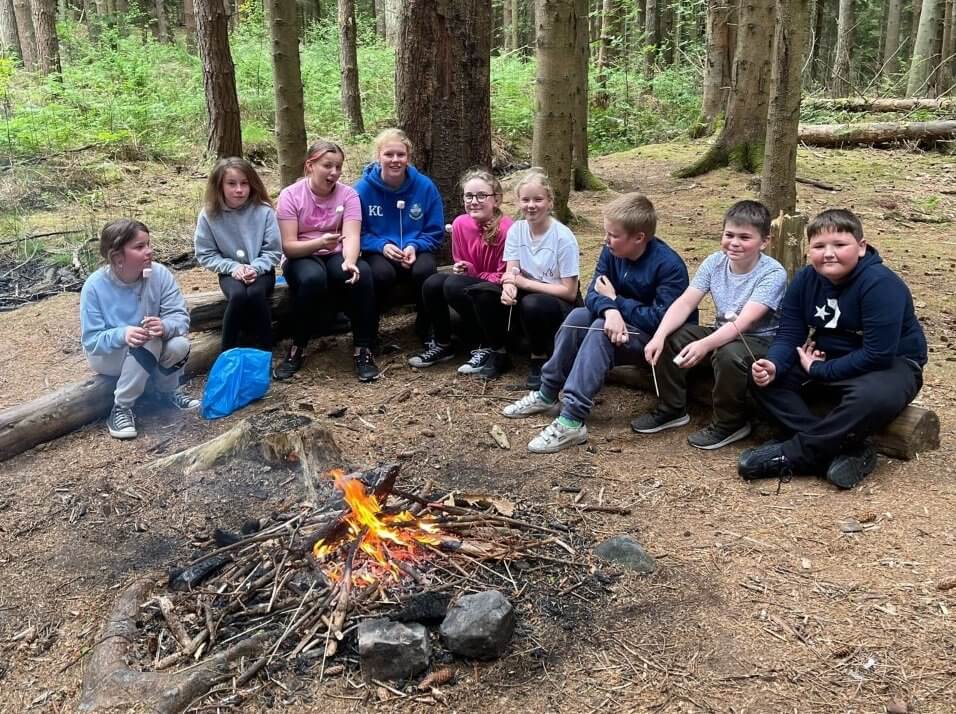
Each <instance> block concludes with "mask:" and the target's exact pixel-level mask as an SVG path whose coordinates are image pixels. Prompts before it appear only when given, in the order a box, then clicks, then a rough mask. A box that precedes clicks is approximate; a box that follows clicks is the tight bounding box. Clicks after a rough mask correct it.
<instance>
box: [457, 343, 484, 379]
mask: <svg viewBox="0 0 956 714" xmlns="http://www.w3.org/2000/svg"><path fill="white" fill-rule="evenodd" d="M490 358H491V350H486V349H482V348H480V347H479V348H478V349H477V350H472V351H471V358H470V359H469V360H468V361H467V362H465V363H464V364H463V365H462V366H461V367H459V368H458V374H477V373H478V372H480V371H481V368H482V367H484V366H485V363H487V362H488V360H489V359H490Z"/></svg>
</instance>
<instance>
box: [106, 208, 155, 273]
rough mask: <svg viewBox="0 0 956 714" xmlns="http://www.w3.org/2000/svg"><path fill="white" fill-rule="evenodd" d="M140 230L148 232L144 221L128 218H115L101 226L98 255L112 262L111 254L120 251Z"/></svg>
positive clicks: (113, 254)
mask: <svg viewBox="0 0 956 714" xmlns="http://www.w3.org/2000/svg"><path fill="white" fill-rule="evenodd" d="M140 231H142V232H143V233H146V234H147V235H148V234H149V228H147V227H146V224H145V223H141V222H140V221H134V220H131V219H129V218H117V219H116V220H113V221H110V222H109V223H107V224H106V225H105V226H103V230H102V231H100V255H101V256H103V260H105V261H106V262H107V263H110V262H112V260H113V256H115V255H116V254H117V253H122V252H123V248H124V247H125V245H126V244H127V243H130V242H132V241H133V240H135V239H136V236H137V235H139V233H140Z"/></svg>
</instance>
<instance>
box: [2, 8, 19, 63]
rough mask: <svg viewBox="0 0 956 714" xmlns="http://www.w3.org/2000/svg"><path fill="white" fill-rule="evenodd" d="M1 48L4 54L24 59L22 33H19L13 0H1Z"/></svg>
mask: <svg viewBox="0 0 956 714" xmlns="http://www.w3.org/2000/svg"><path fill="white" fill-rule="evenodd" d="M0 49H2V50H3V52H4V54H6V55H9V56H11V57H15V58H18V59H20V60H21V61H22V59H23V57H22V55H21V53H20V35H19V34H18V33H17V16H16V15H15V14H14V10H13V0H0Z"/></svg>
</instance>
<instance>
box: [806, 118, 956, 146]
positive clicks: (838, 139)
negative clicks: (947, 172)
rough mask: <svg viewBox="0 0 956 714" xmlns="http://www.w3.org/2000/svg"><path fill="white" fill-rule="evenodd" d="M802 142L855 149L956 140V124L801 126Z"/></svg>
mask: <svg viewBox="0 0 956 714" xmlns="http://www.w3.org/2000/svg"><path fill="white" fill-rule="evenodd" d="M799 137H800V142H801V143H803V144H807V145H808V146H853V145H857V144H889V143H894V142H899V141H918V142H923V141H928V142H932V141H939V140H940V139H956V121H918V122H906V123H904V122H879V123H873V124H801V125H800V133H799Z"/></svg>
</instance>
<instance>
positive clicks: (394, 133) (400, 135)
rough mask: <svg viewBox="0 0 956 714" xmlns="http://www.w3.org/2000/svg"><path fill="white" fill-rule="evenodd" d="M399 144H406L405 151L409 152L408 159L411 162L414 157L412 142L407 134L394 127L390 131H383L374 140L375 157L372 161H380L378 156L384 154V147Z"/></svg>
mask: <svg viewBox="0 0 956 714" xmlns="http://www.w3.org/2000/svg"><path fill="white" fill-rule="evenodd" d="M393 142H397V143H399V144H404V145H405V149H406V150H407V151H408V158H409V160H411V157H412V142H411V139H409V138H408V134H406V133H405V132H404V131H402V130H401V129H396V128H394V127H392V128H390V129H382V130H381V131H380V132H379V133H378V136H376V137H375V138H374V139H373V140H372V149H373V151H374V156H372V161H378V155H379V154H380V153H382V147H383V146H385V145H386V144H391V143H393Z"/></svg>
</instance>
